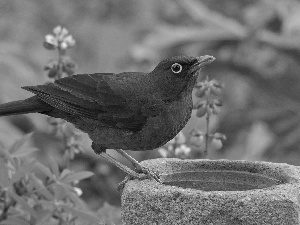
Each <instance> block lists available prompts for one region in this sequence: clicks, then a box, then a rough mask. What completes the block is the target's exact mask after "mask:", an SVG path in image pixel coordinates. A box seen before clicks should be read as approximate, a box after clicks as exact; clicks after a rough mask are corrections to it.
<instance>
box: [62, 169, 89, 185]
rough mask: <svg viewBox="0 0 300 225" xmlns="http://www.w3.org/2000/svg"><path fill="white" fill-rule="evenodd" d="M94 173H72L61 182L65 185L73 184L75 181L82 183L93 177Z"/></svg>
mask: <svg viewBox="0 0 300 225" xmlns="http://www.w3.org/2000/svg"><path fill="white" fill-rule="evenodd" d="M93 175H94V173H92V172H90V171H82V172H77V173H70V174H68V175H67V176H66V177H65V178H63V179H62V180H61V182H64V183H71V182H73V181H77V180H78V181H80V180H83V179H86V178H89V177H91V176H93Z"/></svg>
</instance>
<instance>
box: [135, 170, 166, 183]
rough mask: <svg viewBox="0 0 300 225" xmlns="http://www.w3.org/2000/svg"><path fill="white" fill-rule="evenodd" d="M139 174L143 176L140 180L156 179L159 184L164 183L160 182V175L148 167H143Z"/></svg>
mask: <svg viewBox="0 0 300 225" xmlns="http://www.w3.org/2000/svg"><path fill="white" fill-rule="evenodd" d="M138 173H139V174H141V175H142V176H141V177H140V178H139V179H140V180H143V179H147V178H150V179H154V180H156V181H157V182H158V183H162V181H161V180H160V176H159V174H158V173H156V172H154V171H152V170H150V169H149V168H147V167H141V168H140V169H139V171H138Z"/></svg>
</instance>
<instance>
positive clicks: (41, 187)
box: [29, 173, 54, 200]
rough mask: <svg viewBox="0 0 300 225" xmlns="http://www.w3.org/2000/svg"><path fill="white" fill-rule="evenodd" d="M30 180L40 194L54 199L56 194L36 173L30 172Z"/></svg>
mask: <svg viewBox="0 0 300 225" xmlns="http://www.w3.org/2000/svg"><path fill="white" fill-rule="evenodd" d="M29 182H30V184H31V185H32V186H33V187H34V188H35V189H36V190H35V191H36V192H38V194H40V195H42V196H44V197H45V198H46V199H48V200H53V199H54V196H53V195H52V193H51V192H50V191H49V190H48V189H47V188H46V187H45V186H44V183H43V182H42V181H41V180H40V179H39V178H37V177H36V176H35V175H34V174H32V173H31V174H29Z"/></svg>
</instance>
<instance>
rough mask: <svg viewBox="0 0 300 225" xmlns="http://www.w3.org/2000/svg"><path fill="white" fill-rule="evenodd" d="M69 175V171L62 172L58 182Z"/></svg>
mask: <svg viewBox="0 0 300 225" xmlns="http://www.w3.org/2000/svg"><path fill="white" fill-rule="evenodd" d="M70 173H71V170H69V169H64V170H63V171H62V172H61V174H60V176H59V180H60V181H61V180H62V179H64V178H65V177H66V176H67V175H68V174H70Z"/></svg>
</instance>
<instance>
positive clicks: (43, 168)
mask: <svg viewBox="0 0 300 225" xmlns="http://www.w3.org/2000/svg"><path fill="white" fill-rule="evenodd" d="M36 167H37V168H38V169H39V171H40V172H42V173H43V174H44V175H46V176H47V177H49V178H51V179H53V180H55V179H56V178H55V176H54V174H53V173H51V171H50V169H49V168H48V167H46V166H44V165H43V164H41V163H40V162H37V163H36Z"/></svg>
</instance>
